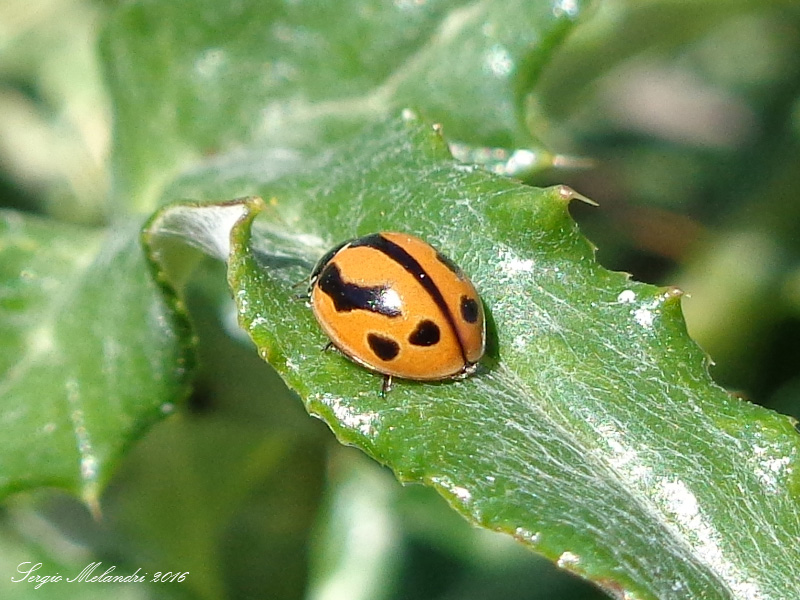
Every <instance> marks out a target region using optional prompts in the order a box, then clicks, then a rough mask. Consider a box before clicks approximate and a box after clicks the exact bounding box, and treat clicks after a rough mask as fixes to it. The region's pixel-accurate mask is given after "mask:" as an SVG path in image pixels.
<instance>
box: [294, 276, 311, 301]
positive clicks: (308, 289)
mask: <svg viewBox="0 0 800 600" xmlns="http://www.w3.org/2000/svg"><path fill="white" fill-rule="evenodd" d="M301 286H305V287H306V289H305V291H304V292H302V293H299V294H294V295H293V296H292V298H293V299H295V300H303V301H304V302H308V301H309V300H311V285H310V284H309V281H308V279H303V280H301V281H298V282H297V283H294V284H292V289H293V290H296V289H297V288H299V287H301Z"/></svg>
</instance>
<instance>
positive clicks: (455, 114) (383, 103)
mask: <svg viewBox="0 0 800 600" xmlns="http://www.w3.org/2000/svg"><path fill="white" fill-rule="evenodd" d="M584 4H586V2H585V1H580V0H573V1H564V2H561V1H557V2H552V3H551V2H536V3H531V2H527V1H525V0H481V1H477V2H467V1H465V0H430V1H428V2H415V1H412V0H398V1H396V2H384V1H382V0H371V1H368V2H365V1H364V0H346V1H342V2H320V3H312V4H309V3H293V2H283V1H279V0H270V1H268V2H263V1H259V2H254V1H249V2H223V3H220V2H217V1H216V0H174V1H169V2H153V1H140V2H127V3H123V4H122V5H121V6H120V7H119V8H118V9H117V11H116V13H115V15H114V18H113V20H112V22H111V23H110V25H109V27H108V29H107V30H106V32H105V36H104V44H103V50H104V54H105V58H106V64H107V69H108V78H109V83H110V87H111V90H112V93H113V95H114V97H115V113H116V138H115V140H114V142H115V165H116V172H115V177H116V183H117V187H118V189H119V190H120V197H119V199H120V200H122V201H123V202H124V203H125V204H126V205H129V206H133V207H135V208H138V209H148V208H150V207H151V206H152V205H153V203H154V200H155V198H157V197H158V196H159V195H160V192H161V187H162V186H163V185H164V184H165V183H167V182H168V181H169V180H170V179H171V176H172V175H173V174H174V173H175V171H176V170H178V169H181V168H183V167H185V166H186V165H187V164H189V163H192V162H197V161H198V160H199V159H201V158H202V157H205V156H208V155H209V154H211V155H216V154H218V153H224V152H227V151H229V150H231V149H232V148H236V147H238V146H240V145H242V144H267V145H269V146H272V147H280V148H292V149H294V150H298V149H313V150H314V151H315V152H317V151H319V149H320V147H321V146H322V145H325V144H327V143H330V142H331V141H336V140H339V139H341V138H342V137H343V136H344V135H347V134H349V133H352V132H354V131H357V130H358V129H359V128H361V127H362V126H363V125H364V124H365V123H366V122H371V121H376V120H380V119H383V118H385V117H386V116H388V115H391V114H394V113H396V112H397V111H398V110H399V109H401V108H405V107H406V106H413V107H415V108H416V109H418V110H420V111H422V113H423V114H425V115H427V116H428V117H429V118H431V119H436V120H438V121H439V122H441V123H442V124H443V125H444V127H445V128H446V130H447V132H448V135H449V136H450V137H451V138H452V139H454V140H458V141H461V142H466V143H469V144H477V145H499V146H502V145H515V146H520V145H526V144H528V145H529V144H531V143H533V138H532V135H531V133H530V131H529V130H528V127H527V125H526V123H525V113H524V106H525V102H524V101H525V97H526V95H527V94H528V92H529V91H530V90H531V87H532V85H533V83H534V81H535V78H536V77H537V75H538V73H539V71H540V69H541V67H542V65H543V64H544V63H545V61H546V60H547V59H548V58H549V57H550V56H551V55H552V53H553V50H554V47H555V46H556V45H557V44H558V42H559V41H560V40H561V39H563V37H564V36H565V35H566V34H567V33H568V32H569V31H570V30H571V29H572V27H573V25H574V22H575V20H576V19H577V17H578V15H579V14H580V13H581V10H582V7H583V6H584Z"/></svg>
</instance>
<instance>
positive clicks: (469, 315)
mask: <svg viewBox="0 0 800 600" xmlns="http://www.w3.org/2000/svg"><path fill="white" fill-rule="evenodd" d="M479 314H480V311H479V309H478V302H477V300H475V299H474V298H468V297H467V296H461V316H462V317H463V319H464V320H465V321H466V322H467V323H477V321H478V315H479Z"/></svg>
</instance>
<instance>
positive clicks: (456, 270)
mask: <svg viewBox="0 0 800 600" xmlns="http://www.w3.org/2000/svg"><path fill="white" fill-rule="evenodd" d="M436 258H437V259H438V260H439V262H440V263H442V264H443V265H444V266H445V267H447V268H448V269H450V270H451V271H452V272H453V273H455V275H456V277H458V278H459V279H464V272H463V271H462V270H461V267H459V266H458V265H457V264H456V263H454V262H453V261H452V260H450V258H449V257H447V256H445V255H444V254H442V253H441V252H439V251H438V250H437V251H436Z"/></svg>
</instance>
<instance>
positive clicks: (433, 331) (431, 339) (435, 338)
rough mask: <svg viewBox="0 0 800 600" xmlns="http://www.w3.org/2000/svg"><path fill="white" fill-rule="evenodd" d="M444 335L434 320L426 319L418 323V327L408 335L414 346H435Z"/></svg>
mask: <svg viewBox="0 0 800 600" xmlns="http://www.w3.org/2000/svg"><path fill="white" fill-rule="evenodd" d="M441 337H442V333H441V331H439V326H438V325H437V324H436V323H434V322H433V321H429V320H428V319H424V320H422V321H420V322H419V323H418V324H417V327H416V329H414V331H413V332H412V333H411V335H410V336H408V341H409V342H410V343H411V344H413V345H414V346H433V345H435V344H438V343H439V339H440V338H441Z"/></svg>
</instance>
